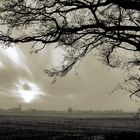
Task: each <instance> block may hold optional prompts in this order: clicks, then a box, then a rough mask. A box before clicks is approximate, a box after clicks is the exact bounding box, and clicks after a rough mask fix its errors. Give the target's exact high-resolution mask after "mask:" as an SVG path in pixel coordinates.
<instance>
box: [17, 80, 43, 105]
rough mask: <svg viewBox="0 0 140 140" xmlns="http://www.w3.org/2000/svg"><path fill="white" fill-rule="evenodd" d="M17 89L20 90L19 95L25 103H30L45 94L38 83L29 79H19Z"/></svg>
mask: <svg viewBox="0 0 140 140" xmlns="http://www.w3.org/2000/svg"><path fill="white" fill-rule="evenodd" d="M16 90H17V92H18V97H20V98H21V99H22V100H23V101H24V102H25V103H30V102H32V101H33V100H35V99H38V98H39V96H40V95H42V94H43V92H42V91H41V89H40V88H39V87H38V85H37V84H35V83H32V82H29V81H19V83H18V84H16Z"/></svg>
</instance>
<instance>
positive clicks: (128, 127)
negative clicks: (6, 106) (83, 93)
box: [0, 114, 140, 140]
mask: <svg viewBox="0 0 140 140" xmlns="http://www.w3.org/2000/svg"><path fill="white" fill-rule="evenodd" d="M16 139H19V140H22V139H25V140H28V139H32V140H129V139H130V140H140V120H138V119H135V118H133V117H98V118H96V117H92V116H73V115H64V116H61V115H48V116H38V115H5V114H3V115H0V140H16Z"/></svg>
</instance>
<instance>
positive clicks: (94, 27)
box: [0, 0, 140, 97]
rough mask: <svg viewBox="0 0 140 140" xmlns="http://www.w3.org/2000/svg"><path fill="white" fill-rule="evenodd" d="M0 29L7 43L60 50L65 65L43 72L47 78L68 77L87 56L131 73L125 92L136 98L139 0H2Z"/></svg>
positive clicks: (139, 59) (139, 53)
mask: <svg viewBox="0 0 140 140" xmlns="http://www.w3.org/2000/svg"><path fill="white" fill-rule="evenodd" d="M3 28H4V29H3ZM0 29H1V32H0V41H1V42H2V43H4V44H6V45H10V44H11V43H28V42H33V46H32V47H33V48H35V47H36V44H37V43H42V46H40V48H37V49H35V51H34V52H35V53H37V52H39V51H40V50H42V49H43V48H45V47H47V46H49V44H53V43H57V44H58V46H61V47H63V49H65V50H66V52H67V53H66V56H65V63H64V64H63V65H62V66H61V68H59V69H57V68H56V69H55V68H52V69H50V70H45V72H46V73H47V74H48V75H49V76H64V75H66V74H67V72H68V71H70V70H71V69H72V68H73V66H74V65H75V64H76V63H77V62H78V61H80V60H81V59H83V58H84V57H85V56H86V55H87V54H88V53H90V52H96V53H97V54H98V55H97V57H98V58H99V59H101V60H102V62H104V63H105V64H107V65H109V66H110V67H113V68H116V67H122V68H126V69H131V70H132V69H135V70H136V72H137V73H136V74H133V75H129V77H128V79H127V80H125V81H124V83H125V86H124V87H123V88H125V87H126V88H125V89H127V90H129V92H131V95H130V96H132V95H136V96H137V97H139V96H140V94H139V91H140V77H139V65H140V0H1V3H0ZM128 85H129V87H130V88H129V87H128Z"/></svg>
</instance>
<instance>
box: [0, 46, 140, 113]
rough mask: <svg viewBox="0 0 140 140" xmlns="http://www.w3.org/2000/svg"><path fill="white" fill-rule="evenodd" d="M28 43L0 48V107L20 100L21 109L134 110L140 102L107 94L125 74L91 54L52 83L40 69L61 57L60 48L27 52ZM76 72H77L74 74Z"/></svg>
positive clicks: (125, 95) (55, 64)
mask: <svg viewBox="0 0 140 140" xmlns="http://www.w3.org/2000/svg"><path fill="white" fill-rule="evenodd" d="M30 51H31V44H24V45H18V46H14V47H11V48H9V49H2V45H1V48H0V107H1V108H11V107H15V106H17V105H18V104H22V105H23V108H24V109H27V108H37V109H45V110H49V109H55V110H65V109H67V108H68V107H72V108H75V109H84V110H89V109H93V110H111V109H123V110H125V111H135V110H137V108H138V107H139V106H140V103H136V102H134V101H132V100H131V99H130V98H129V94H127V93H124V92H123V91H118V92H115V93H113V94H111V95H110V94H109V93H110V92H111V91H112V90H113V89H114V88H115V87H116V85H117V84H118V83H119V82H121V81H122V79H123V78H124V77H123V75H124V73H123V72H122V71H121V70H109V69H108V68H107V67H105V66H103V65H102V64H100V62H98V61H97V60H96V59H95V57H94V56H93V55H92V54H90V55H89V56H87V57H86V58H85V59H84V60H83V61H82V63H81V64H80V66H79V67H78V68H77V67H75V68H74V69H73V70H72V71H71V72H70V73H69V74H68V75H67V76H65V77H63V78H57V81H56V83H55V84H51V82H52V79H50V78H49V77H48V76H47V75H46V74H45V73H44V72H43V70H44V69H45V68H49V67H51V66H57V65H59V64H60V63H61V62H62V60H63V51H62V50H61V49H60V48H56V49H53V48H51V49H48V48H46V49H44V50H42V51H40V52H39V53H38V54H32V55H31V54H30V53H29V52H30ZM76 73H78V75H77V74H76Z"/></svg>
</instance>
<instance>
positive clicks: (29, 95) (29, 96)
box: [19, 90, 37, 103]
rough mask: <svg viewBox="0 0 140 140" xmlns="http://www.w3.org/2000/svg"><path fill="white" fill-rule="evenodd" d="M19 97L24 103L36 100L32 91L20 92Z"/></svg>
mask: <svg viewBox="0 0 140 140" xmlns="http://www.w3.org/2000/svg"><path fill="white" fill-rule="evenodd" d="M19 94H20V97H21V98H22V99H23V101H24V102H26V103H30V102H32V100H34V99H35V98H36V95H37V93H35V92H34V91H26V90H20V91H19Z"/></svg>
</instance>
